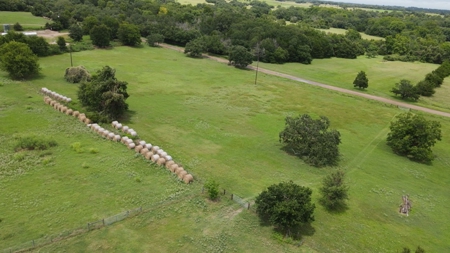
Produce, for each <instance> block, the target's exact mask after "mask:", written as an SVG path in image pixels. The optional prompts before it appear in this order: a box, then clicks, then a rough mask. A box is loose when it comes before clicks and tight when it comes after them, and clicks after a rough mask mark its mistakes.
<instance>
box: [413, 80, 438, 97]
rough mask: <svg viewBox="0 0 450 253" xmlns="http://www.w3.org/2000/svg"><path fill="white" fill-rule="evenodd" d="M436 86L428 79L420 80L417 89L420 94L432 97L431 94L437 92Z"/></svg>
mask: <svg viewBox="0 0 450 253" xmlns="http://www.w3.org/2000/svg"><path fill="white" fill-rule="evenodd" d="M434 87H435V85H434V84H432V83H430V82H428V81H426V80H423V81H420V82H418V83H417V84H416V90H417V92H418V93H419V94H420V95H422V96H425V97H431V96H433V94H434V93H435V92H436V91H435V90H434Z"/></svg>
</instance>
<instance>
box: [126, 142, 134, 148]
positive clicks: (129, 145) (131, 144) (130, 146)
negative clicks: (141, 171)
mask: <svg viewBox="0 0 450 253" xmlns="http://www.w3.org/2000/svg"><path fill="white" fill-rule="evenodd" d="M127 146H128V149H133V148H134V147H136V144H134V143H128V145H127Z"/></svg>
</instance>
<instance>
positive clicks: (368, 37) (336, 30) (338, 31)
mask: <svg viewBox="0 0 450 253" xmlns="http://www.w3.org/2000/svg"><path fill="white" fill-rule="evenodd" d="M317 30H320V31H322V32H325V33H336V34H345V33H346V32H347V29H341V28H333V27H332V28H330V29H317ZM359 34H361V37H362V38H363V39H365V40H384V38H382V37H378V36H372V35H368V34H365V33H362V32H360V33H359Z"/></svg>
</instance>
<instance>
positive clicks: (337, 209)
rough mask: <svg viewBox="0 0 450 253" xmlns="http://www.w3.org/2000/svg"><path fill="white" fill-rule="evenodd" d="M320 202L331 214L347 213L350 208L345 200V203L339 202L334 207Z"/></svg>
mask: <svg viewBox="0 0 450 253" xmlns="http://www.w3.org/2000/svg"><path fill="white" fill-rule="evenodd" d="M319 203H320V202H319ZM320 204H321V205H322V206H323V207H324V208H325V210H326V211H327V212H328V213H331V214H341V213H345V212H346V211H347V210H348V209H349V207H348V205H347V203H345V202H343V203H338V204H336V205H335V206H334V207H327V206H326V205H324V204H323V203H320Z"/></svg>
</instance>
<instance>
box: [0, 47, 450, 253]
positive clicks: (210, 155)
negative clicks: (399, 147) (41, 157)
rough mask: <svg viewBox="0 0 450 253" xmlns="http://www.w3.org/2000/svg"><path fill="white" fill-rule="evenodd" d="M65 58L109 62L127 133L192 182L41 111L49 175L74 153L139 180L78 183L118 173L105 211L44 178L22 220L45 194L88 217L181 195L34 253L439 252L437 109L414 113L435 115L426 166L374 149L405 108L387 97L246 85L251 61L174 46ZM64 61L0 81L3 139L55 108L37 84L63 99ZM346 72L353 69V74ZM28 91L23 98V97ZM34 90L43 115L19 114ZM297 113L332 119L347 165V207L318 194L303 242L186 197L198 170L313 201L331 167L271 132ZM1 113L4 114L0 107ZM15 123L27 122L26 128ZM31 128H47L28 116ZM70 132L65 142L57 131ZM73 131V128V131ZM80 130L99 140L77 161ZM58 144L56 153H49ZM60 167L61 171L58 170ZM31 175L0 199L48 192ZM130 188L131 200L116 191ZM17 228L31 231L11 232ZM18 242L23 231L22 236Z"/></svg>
mask: <svg viewBox="0 0 450 253" xmlns="http://www.w3.org/2000/svg"><path fill="white" fill-rule="evenodd" d="M73 59H74V64H75V65H83V66H85V67H86V68H87V69H89V70H91V71H93V70H95V69H99V68H101V67H102V66H104V65H110V66H112V67H114V68H116V70H117V75H116V76H117V78H118V79H119V80H125V81H128V82H129V86H128V91H129V94H130V95H131V96H130V98H129V99H128V103H129V105H130V110H131V112H130V120H129V121H128V122H124V123H126V124H128V125H129V126H131V127H132V128H134V129H135V130H137V132H138V133H139V135H140V137H141V138H142V139H144V140H146V141H148V142H151V143H153V144H157V145H159V146H161V147H162V148H163V149H164V150H166V151H168V152H169V153H170V154H173V156H174V159H175V160H176V161H179V162H181V163H182V164H183V165H184V167H185V168H187V169H189V170H190V171H191V172H192V173H193V174H194V175H195V176H196V178H197V182H198V183H197V184H198V185H195V184H194V185H193V186H192V188H191V186H184V185H180V184H179V183H177V182H176V180H174V179H173V178H171V176H170V175H169V174H168V173H166V172H165V171H164V170H158V169H151V168H149V167H148V164H147V163H146V162H145V161H143V160H142V159H140V158H136V159H134V158H133V153H132V152H131V151H128V150H125V149H124V147H123V146H121V145H120V144H115V143H110V142H107V141H103V140H101V139H100V138H98V137H96V136H94V135H93V134H90V132H89V131H88V130H87V129H85V127H76V126H74V127H75V129H78V128H79V130H77V133H78V132H79V134H78V135H75V134H72V133H71V132H69V131H75V130H70V129H71V128H68V129H67V130H61V131H60V130H57V129H58V128H59V127H62V125H64V124H61V123H60V122H61V121H57V120H50V122H51V124H54V125H51V126H54V127H55V129H52V128H50V129H51V131H52V132H51V133H52V135H53V136H55V138H58V140H59V141H60V142H61V144H60V146H58V147H56V148H55V151H53V153H54V155H53V156H55V158H54V159H55V161H56V162H55V165H54V166H53V167H52V168H53V169H54V170H57V171H59V173H60V175H65V174H66V173H75V172H71V171H72V170H75V171H82V172H84V171H85V173H88V172H89V171H90V170H93V169H87V170H86V169H83V168H81V166H80V168H77V164H81V163H82V162H83V161H85V160H86V162H88V163H90V162H89V161H90V160H88V158H89V157H93V158H95V157H96V156H100V155H105V156H106V157H107V158H104V159H103V160H100V161H101V162H100V161H99V162H98V163H103V162H104V161H109V160H108V159H121V161H123V162H122V163H121V164H124V163H125V164H126V162H129V161H136V163H142V165H143V166H142V167H141V166H138V165H132V166H130V167H131V168H134V169H132V170H133V171H137V172H138V174H139V175H140V177H141V178H142V179H143V180H142V181H143V182H142V183H140V184H139V183H137V182H135V181H133V180H134V177H135V175H134V174H133V173H131V175H132V176H129V175H128V173H127V172H128V171H129V170H131V169H130V167H129V166H127V165H122V166H121V167H120V168H121V169H118V171H119V172H117V173H118V174H111V173H113V171H114V169H113V168H114V167H113V168H112V169H111V170H108V173H105V174H107V175H105V177H106V178H105V179H106V180H102V179H98V180H97V181H92V182H91V183H90V184H91V185H90V187H91V189H89V191H88V189H86V194H87V192H89V194H93V193H91V192H100V193H98V194H104V195H105V194H107V193H106V192H105V191H102V190H99V188H100V189H102V188H103V187H106V185H107V184H108V183H107V182H108V181H109V180H113V179H116V180H119V181H120V182H124V183H123V184H124V186H123V187H124V188H125V189H126V190H123V189H121V187H119V186H118V185H117V184H118V183H117V184H116V185H110V186H109V187H110V191H111V192H113V193H114V194H112V193H110V194H109V195H108V198H107V199H108V200H110V201H111V202H113V203H112V204H111V203H107V204H106V203H105V205H104V207H102V206H101V205H100V208H99V207H97V206H96V205H97V204H96V202H95V201H86V202H87V203H86V204H84V203H80V201H78V202H76V201H77V200H76V199H77V198H76V197H75V200H73V201H71V198H72V197H73V196H72V195H73V193H72V192H74V191H76V190H75V189H74V188H75V186H77V185H79V183H78V182H77V180H75V179H74V178H72V177H69V176H67V177H66V178H65V180H64V184H67V185H69V186H68V187H69V189H70V188H72V189H73V190H72V191H69V190H68V189H66V188H64V187H63V186H62V185H58V184H56V183H55V188H53V191H54V192H55V193H54V195H52V196H53V198H52V200H51V202H43V203H42V204H40V205H39V206H36V207H34V209H31V211H30V210H28V211H26V209H27V208H28V206H29V205H28V206H25V208H23V209H24V211H23V214H22V216H23V217H26V215H29V216H30V217H40V216H42V215H43V213H42V211H41V210H48V211H52V210H55V209H56V208H55V206H54V205H53V204H54V203H59V202H62V203H64V202H67V201H71V202H70V203H74V202H75V203H77V205H76V206H77V207H79V208H82V209H83V210H84V211H83V214H84V215H85V216H89V215H90V216H89V217H87V218H89V220H92V218H97V217H102V215H110V214H114V212H113V211H112V210H111V209H114V208H115V210H117V211H122V210H123V209H121V208H133V207H135V206H136V205H139V204H140V203H144V201H146V202H145V203H148V204H150V203H152V202H154V201H155V200H154V197H153V192H155V194H156V196H159V197H155V198H157V199H161V198H164V197H165V196H167V195H166V194H171V192H169V193H167V192H166V191H167V190H166V188H169V189H177V190H176V191H181V192H182V193H180V196H181V197H183V196H185V198H182V201H181V202H180V203H179V204H178V205H175V206H173V205H171V206H170V207H164V206H162V207H161V208H160V209H157V210H155V211H154V212H148V213H146V214H143V215H141V216H138V217H136V218H133V219H130V220H127V221H124V222H122V223H120V224H119V223H118V224H115V225H113V226H111V227H108V228H106V229H102V230H98V231H95V232H91V233H89V234H86V235H82V236H79V237H75V238H72V239H70V240H67V241H61V242H59V243H57V244H53V245H49V246H48V247H46V248H44V249H43V251H44V252H47V251H48V252H53V251H61V250H63V249H64V250H67V251H86V250H96V251H104V252H124V251H144V252H145V251H147V252H155V251H159V252H163V251H166V252H167V251H185V252H199V251H215V250H216V251H218V250H219V249H222V250H225V251H235V252H254V251H256V250H258V251H261V252H281V251H283V252H289V251H296V252H298V251H300V252H302V251H303V252H361V251H365V252H395V251H397V250H400V249H401V248H402V247H404V246H409V247H411V248H413V247H416V246H418V245H420V246H422V247H423V248H425V249H426V250H427V251H430V252H446V251H448V250H450V242H448V240H447V239H448V238H449V237H450V220H449V217H448V215H447V210H448V209H449V208H450V203H449V198H450V189H449V188H448V187H447V186H448V184H449V183H450V175H449V174H448V173H447V170H448V168H449V166H450V157H449V155H448V154H449V152H450V138H449V136H450V124H449V123H450V120H449V119H446V118H440V117H435V116H430V115H425V116H426V117H427V118H428V119H434V120H439V121H440V122H441V124H442V131H443V141H442V142H439V143H438V144H437V145H436V147H435V148H434V152H435V154H436V155H437V158H436V160H435V161H434V162H433V164H432V165H422V164H418V163H414V162H411V161H409V160H408V159H406V158H403V157H398V156H396V155H394V154H393V153H392V151H391V150H390V148H389V147H388V146H386V144H385V139H386V135H387V133H388V126H389V122H390V121H391V120H392V119H393V117H395V115H397V114H399V113H402V112H404V111H402V110H400V109H397V108H394V107H392V106H389V105H384V104H381V103H378V102H372V101H367V100H364V99H362V98H356V97H352V96H348V95H345V94H340V93H336V92H332V91H328V90H324V89H321V88H318V87H313V86H310V85H306V84H302V83H298V82H294V81H289V80H284V79H281V78H277V77H273V76H268V75H265V74H260V75H259V79H258V80H259V81H258V85H254V74H255V73H254V72H253V71H245V70H238V69H235V68H232V67H229V66H227V65H226V64H221V63H217V62H214V61H210V60H207V59H191V58H188V57H185V56H184V55H183V54H182V53H178V52H175V51H171V50H167V49H162V48H148V47H143V48H129V47H118V48H114V49H112V50H95V51H85V52H80V53H74V54H73ZM333 60H336V59H333ZM69 63H70V59H69V55H67V54H66V55H60V56H53V57H46V58H41V59H40V64H41V67H42V76H41V77H40V78H38V79H35V80H32V81H29V82H24V83H10V84H9V83H8V84H5V85H3V86H2V87H0V89H1V92H0V94H2V96H3V97H7V98H8V100H4V99H2V100H1V101H9V102H7V103H6V104H7V105H9V106H4V108H3V109H2V111H0V117H2V122H4V121H5V120H4V119H6V120H7V121H9V122H10V123H8V126H9V127H5V126H4V124H3V125H2V129H1V130H2V131H1V133H2V138H3V139H4V140H5V141H7V143H10V142H12V141H13V140H12V139H13V137H12V135H13V134H14V133H15V132H14V131H17V133H16V134H24V133H26V132H28V131H38V130H30V129H34V126H35V125H36V124H38V126H39V121H44V120H45V119H46V117H45V116H46V115H47V116H50V115H53V114H50V113H56V112H55V111H53V109H51V108H49V107H48V106H47V105H45V104H44V103H43V102H42V98H41V97H40V96H39V95H37V94H36V91H37V90H38V89H39V88H40V87H43V86H45V87H47V88H49V89H52V90H55V91H57V92H59V93H62V94H65V95H67V96H70V97H73V98H75V97H76V90H77V86H76V85H74V84H69V83H66V82H65V81H64V79H63V74H64V71H65V68H66V67H67V66H68V65H69ZM282 66H285V65H282ZM336 66H339V62H336ZM423 66H426V64H424V65H423ZM358 69H359V68H358ZM356 73H357V71H355V75H356ZM4 75H5V74H3V76H4ZM300 76H301V75H300ZM369 79H370V76H369ZM352 80H353V79H352ZM351 82H352V81H351ZM29 94H31V96H33V97H35V98H30V99H28V98H27V95H29ZM34 99H35V103H33V104H32V106H33V107H36V108H41V107H42V109H41V111H42V112H43V113H37V112H36V113H34V114H31V115H36V116H35V117H31V116H29V115H28V114H27V112H26V111H27V109H26V108H27V104H26V103H27V101H34ZM46 110H48V112H47V111H46ZM46 113H48V114H46ZM303 113H309V114H312V115H314V116H319V115H325V116H327V117H329V118H330V120H331V122H332V128H336V129H338V130H339V131H340V132H341V135H342V144H341V153H342V161H341V163H340V167H341V168H342V169H344V170H345V171H346V172H347V176H348V177H347V179H348V182H349V185H350V200H349V205H348V206H349V208H348V210H346V211H345V212H342V213H329V212H327V211H325V210H324V209H323V208H322V207H321V206H320V205H318V204H317V208H316V212H315V218H316V221H315V222H313V223H312V224H311V225H312V227H311V228H308V229H305V230H304V231H303V235H302V246H300V247H297V246H293V245H290V244H283V243H280V242H279V240H278V239H277V238H278V237H276V236H274V234H273V232H272V230H271V229H270V227H261V226H260V223H259V221H258V219H257V217H256V216H255V214H254V213H252V212H248V211H247V210H241V207H240V206H238V205H237V204H234V203H232V202H230V201H227V200H225V199H223V200H222V201H221V202H219V203H211V202H208V201H205V198H204V196H197V195H194V197H192V198H189V196H192V195H191V194H192V193H195V192H196V189H199V188H200V185H201V184H202V183H203V182H205V181H206V180H209V179H215V180H217V181H218V182H219V183H220V185H221V188H223V189H227V191H228V192H233V193H235V194H237V195H239V196H241V197H243V198H245V199H246V200H250V201H251V200H253V199H254V198H255V197H256V196H257V195H258V194H259V193H260V192H261V190H263V189H264V188H266V187H267V186H269V185H271V184H274V183H278V182H280V181H286V180H293V181H294V182H296V183H298V184H301V185H304V186H308V187H311V188H312V189H313V201H314V202H315V203H317V200H318V197H319V195H318V188H319V187H320V185H321V180H322V178H323V176H324V175H326V174H328V173H329V172H330V171H332V170H334V169H335V168H320V169H318V168H313V167H310V166H308V165H305V164H304V163H303V162H302V161H301V160H299V159H298V158H297V157H293V156H290V155H287V154H286V153H285V152H284V151H283V150H282V147H283V146H282V145H281V144H280V143H279V142H278V133H279V132H280V131H281V130H282V129H283V126H284V118H285V117H286V116H288V115H290V116H297V115H299V114H303ZM5 114H7V115H9V116H7V117H6V116H4V115H5ZM16 115H26V116H20V117H21V118H22V120H19V119H17V120H15V118H16V117H17V116H16ZM38 115H43V116H41V117H38ZM56 115H60V114H58V113H56ZM5 117H6V118H5ZM27 117H30V118H27ZM55 117H57V116H55ZM60 117H61V119H64V120H67V122H68V123H66V124H67V125H71V124H70V122H73V123H74V124H73V125H75V123H77V124H78V122H77V121H70V120H72V119H71V118H67V117H66V116H65V115H60ZM38 119H39V120H38ZM22 122H28V123H27V124H26V126H25V124H23V123H22ZM20 123H22V124H21V125H24V126H23V127H22V128H20V129H21V130H12V129H11V126H12V125H19V124H20ZM68 127H69V126H68ZM3 128H5V129H7V131H6V130H4V129H3ZM37 129H46V128H45V127H42V126H40V127H37ZM66 132H69V134H67V133H66ZM3 133H6V134H3ZM61 134H62V136H61ZM71 136H72V137H74V139H70V140H66V141H63V139H64V138H69V137H71ZM77 136H80V137H78V138H75V137H77ZM79 138H84V139H82V140H81V142H82V143H86V144H85V145H86V147H90V146H94V145H95V147H97V145H99V146H98V147H99V149H100V152H99V153H98V154H96V155H94V154H90V153H87V154H81V156H86V158H84V159H79V156H80V154H76V153H73V152H72V151H71V150H70V148H69V145H70V143H72V142H74V141H76V140H77V139H79ZM5 141H3V143H5ZM102 143H103V144H102ZM100 144H102V146H100ZM103 145H105V146H103ZM9 146H11V144H9ZM4 147H5V148H4V150H2V153H5V154H8V156H14V154H13V151H12V150H11V147H9V148H6V147H8V146H6V145H5V146H4ZM116 148H117V149H116ZM59 149H61V153H57V151H58V152H59ZM57 159H58V160H57ZM95 161H96V160H95ZM91 163H93V162H91ZM111 163H112V164H114V162H111ZM72 164H74V168H71V167H72ZM96 166H97V165H96ZM96 166H94V167H96ZM98 166H99V168H100V171H103V170H104V169H102V168H103V167H100V164H99V165H98ZM111 166H112V165H111ZM134 166H136V167H134ZM139 168H140V169H139ZM33 171H34V170H29V171H27V172H26V173H22V174H20V175H14V176H5V177H3V178H2V179H0V180H1V181H0V183H1V185H2V191H1V193H0V194H1V195H2V196H1V198H3V199H7V200H8V201H9V202H12V203H14V202H13V201H14V199H15V200H16V202H17V203H23V201H22V199H20V198H18V197H17V196H22V195H23V196H31V195H34V194H36V193H37V192H42V193H43V194H44V192H45V193H47V191H46V190H45V189H42V190H41V191H39V190H36V188H35V187H40V185H42V183H41V184H39V183H37V184H33V183H32V182H33V181H34V182H36V180H42V179H39V178H42V177H43V178H45V177H48V176H49V175H51V174H52V173H47V172H52V171H47V170H46V169H41V170H39V171H40V173H41V174H39V175H36V174H35V173H36V172H33ZM54 173H56V172H54ZM98 173H99V174H100V175H102V174H101V173H100V172H98ZM147 173H148V174H147ZM69 175H70V174H69ZM144 175H145V176H144ZM27 180H28V181H27ZM80 180H81V179H80ZM80 180H78V181H80ZM22 181H24V182H28V186H27V187H23V186H22V187H20V188H18V187H14V186H19V185H21V184H22ZM37 182H39V181H37ZM144 182H146V184H145V187H144V185H143V183H144ZM23 184H24V185H27V184H25V183H23ZM159 184H162V185H159ZM174 185H175V186H176V187H174ZM165 187H166V188H165ZM170 187H174V188H170ZM147 188H148V189H147ZM155 188H157V189H155ZM38 189H40V188H38ZM150 189H151V190H150ZM141 191H144V192H141ZM174 191H175V190H174ZM19 193H20V194H19ZM56 193H59V194H56ZM127 194H128V195H127ZM183 194H185V195H183ZM405 194H409V195H410V198H411V200H412V202H413V210H412V213H411V214H410V216H409V217H405V216H403V215H399V214H398V206H399V204H400V203H401V197H402V195H405ZM135 195H136V196H135ZM144 196H148V198H146V197H144ZM169 196H170V195H169ZM131 197H134V198H137V199H138V200H139V201H137V202H136V203H135V202H132V201H128V199H130V198H131ZM116 198H117V199H119V200H120V199H122V202H119V203H117V202H118V201H115V199H116ZM49 201H50V200H49ZM25 203H27V202H26V200H25ZM124 206H126V207H124ZM130 206H131V207H130ZM106 207H108V208H106ZM69 208H70V207H67V209H69ZM102 208H103V209H102ZM56 210H58V209H56ZM102 210H103V211H102ZM16 212H17V211H16V209H14V208H12V207H11V206H10V205H2V206H0V213H1V214H2V215H4V216H6V217H9V218H8V219H4V220H3V222H2V223H1V225H2V226H5V225H4V224H7V223H6V221H7V220H8V222H11V223H12V224H11V225H8V226H9V227H10V230H9V232H8V233H5V232H3V230H2V231H1V232H0V233H1V237H0V238H5V237H6V238H5V239H3V240H7V241H8V240H9V241H8V242H9V243H13V242H17V241H19V240H17V239H10V238H12V236H9V237H8V236H7V235H9V234H13V235H14V234H17V233H19V232H20V226H21V225H22V224H23V223H25V224H27V223H26V222H24V221H21V220H20V219H19V218H15V217H14V215H15V213H16ZM67 212H68V211H67ZM53 213H54V215H55V216H54V217H52V219H51V220H52V221H53V220H57V218H55V217H58V218H59V219H62V220H61V222H60V223H59V224H58V226H55V227H52V229H54V230H57V229H59V228H61V229H62V227H65V228H67V229H70V228H71V227H72V226H74V225H75V223H77V222H76V220H77V221H80V222H81V223H82V222H83V218H86V217H81V216H78V217H76V214H75V215H74V217H73V218H70V219H73V221H71V222H66V220H65V219H69V218H61V217H66V215H67V213H63V212H62V211H61V213H59V212H55V211H54V212H53ZM89 213H92V214H89ZM69 217H70V216H69ZM87 218H86V219H87ZM23 219H24V218H23ZM48 219H50V218H48ZM48 219H47V220H46V219H40V220H36V221H35V222H33V223H32V224H29V225H28V226H30V228H29V230H31V228H33V230H36V231H38V230H39V229H40V228H41V227H45V226H48V224H49V223H50V224H53V222H50V221H49V220H48ZM28 220H32V219H31V218H29V219H28ZM72 224H73V225H72ZM77 224H78V223H77ZM14 228H15V229H16V230H14ZM47 231H48V229H47ZM52 231H53V230H52ZM41 233H42V234H44V232H41ZM5 234H6V236H5ZM27 236H32V235H31V234H28V235H23V236H22V235H21V237H27ZM31 239H33V238H29V239H28V240H31Z"/></svg>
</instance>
